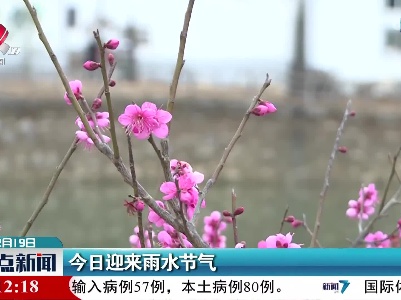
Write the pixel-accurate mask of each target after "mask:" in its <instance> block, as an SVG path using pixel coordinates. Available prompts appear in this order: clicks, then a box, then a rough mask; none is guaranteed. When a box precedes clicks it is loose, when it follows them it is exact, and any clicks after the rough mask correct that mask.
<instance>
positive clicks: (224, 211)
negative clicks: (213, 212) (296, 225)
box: [222, 210, 231, 217]
mask: <svg viewBox="0 0 401 300" xmlns="http://www.w3.org/2000/svg"><path fill="white" fill-rule="evenodd" d="M222 214H223V216H225V217H231V213H230V212H229V211H228V210H223V211H222Z"/></svg>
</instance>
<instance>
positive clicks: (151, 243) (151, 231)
mask: <svg viewBox="0 0 401 300" xmlns="http://www.w3.org/2000/svg"><path fill="white" fill-rule="evenodd" d="M148 237H149V242H150V248H154V247H155V243H154V242H153V227H152V224H151V223H149V225H148Z"/></svg>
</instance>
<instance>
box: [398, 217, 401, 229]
mask: <svg viewBox="0 0 401 300" xmlns="http://www.w3.org/2000/svg"><path fill="white" fill-rule="evenodd" d="M397 226H398V228H400V229H401V219H399V220H398V222H397Z"/></svg>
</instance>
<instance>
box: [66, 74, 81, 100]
mask: <svg viewBox="0 0 401 300" xmlns="http://www.w3.org/2000/svg"><path fill="white" fill-rule="evenodd" d="M70 88H71V90H72V92H73V94H74V95H75V98H77V100H80V99H82V82H81V81H80V80H73V81H70ZM64 100H65V102H66V103H67V104H68V105H71V104H72V102H71V100H70V98H68V94H67V92H65V94H64Z"/></svg>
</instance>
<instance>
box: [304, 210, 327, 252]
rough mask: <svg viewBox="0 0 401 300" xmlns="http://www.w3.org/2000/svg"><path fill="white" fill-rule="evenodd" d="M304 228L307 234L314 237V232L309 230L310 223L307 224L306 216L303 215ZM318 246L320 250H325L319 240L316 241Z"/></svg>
mask: <svg viewBox="0 0 401 300" xmlns="http://www.w3.org/2000/svg"><path fill="white" fill-rule="evenodd" d="M302 226H303V228H305V230H306V232H307V233H309V235H310V236H312V235H313V232H312V230H311V229H310V228H309V226H308V223H306V216H305V214H303V222H302ZM316 244H317V245H318V247H319V248H323V247H322V244H320V242H319V240H316Z"/></svg>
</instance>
